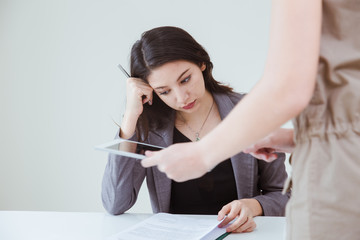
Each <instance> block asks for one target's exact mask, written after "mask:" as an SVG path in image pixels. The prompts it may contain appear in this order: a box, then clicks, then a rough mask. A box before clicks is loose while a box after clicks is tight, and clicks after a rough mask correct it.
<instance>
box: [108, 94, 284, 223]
mask: <svg viewBox="0 0 360 240" xmlns="http://www.w3.org/2000/svg"><path fill="white" fill-rule="evenodd" d="M243 96H244V95H242V94H238V93H229V94H217V93H215V94H213V97H214V100H215V102H216V104H217V106H218V109H219V112H220V117H221V119H224V118H225V117H226V115H227V114H228V113H229V112H230V111H231V110H232V109H233V108H234V107H235V105H236V103H237V102H238V101H240V99H241V98H242V97H243ZM244 117H245V116H244ZM174 122H175V111H173V113H172V114H171V115H170V116H169V119H168V124H165V125H164V127H163V128H161V129H152V130H150V132H149V136H148V139H147V141H146V142H148V143H150V144H154V145H158V146H163V147H167V146H169V145H171V144H172V143H173V132H174ZM264 124H266V123H264ZM239 134H241V133H239ZM117 138H118V134H117ZM131 139H133V140H136V137H135V135H134V136H133V137H132V138H131ZM284 160H285V154H280V156H279V158H278V159H277V160H275V161H273V162H271V163H267V162H265V161H261V160H258V159H256V158H254V157H252V156H251V155H250V154H245V153H242V152H241V153H239V154H236V155H234V156H233V157H231V162H232V165H233V169H234V176H235V181H236V187H237V193H238V199H242V198H255V199H256V200H258V201H259V203H260V204H261V206H262V208H263V213H264V215H265V216H283V215H284V214H285V205H286V203H287V201H288V199H289V197H290V195H289V194H287V195H282V194H281V191H282V187H283V185H284V182H285V180H286V178H287V173H286V171H285V165H284ZM145 177H146V182H147V187H148V190H149V195H150V200H151V206H152V209H153V212H154V213H158V212H169V208H170V197H171V180H170V179H169V178H167V177H166V175H165V174H164V173H162V172H160V171H159V170H158V169H157V167H150V168H143V167H142V166H141V164H140V160H135V159H133V158H128V157H124V156H119V155H114V154H109V159H108V163H107V165H106V168H105V173H104V177H103V182H102V201H103V205H104V207H105V209H106V210H107V211H108V212H109V213H111V214H122V213H124V212H125V211H127V210H128V209H130V208H131V207H132V206H133V205H134V204H135V202H136V199H137V196H138V193H139V190H140V187H141V185H142V183H143V181H144V178H145Z"/></svg>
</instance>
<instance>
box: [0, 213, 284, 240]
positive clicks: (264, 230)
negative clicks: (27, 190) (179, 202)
mask: <svg viewBox="0 0 360 240" xmlns="http://www.w3.org/2000/svg"><path fill="white" fill-rule="evenodd" d="M150 216H151V214H123V215H119V216H112V215H109V214H106V213H81V212H23V211H0V239H1V240H20V239H21V240H23V239H24V240H35V239H36V240H60V239H61V240H63V239H66V240H83V239H84V240H105V239H106V238H107V237H109V236H111V235H113V234H115V233H117V232H119V231H121V230H124V229H126V228H128V227H130V226H132V225H133V224H135V223H137V222H139V221H142V220H144V219H146V218H148V217H150ZM192 216H195V217H197V216H196V215H192ZM199 217H200V216H199ZM201 217H204V216H201ZM205 217H216V216H205ZM255 222H256V224H257V228H256V229H255V230H254V232H251V233H239V234H234V233H232V234H230V235H228V236H227V237H226V238H225V240H231V239H233V240H234V239H238V240H250V239H251V240H260V239H261V240H264V239H266V240H279V239H284V235H285V234H284V233H285V218H284V217H256V218H255Z"/></svg>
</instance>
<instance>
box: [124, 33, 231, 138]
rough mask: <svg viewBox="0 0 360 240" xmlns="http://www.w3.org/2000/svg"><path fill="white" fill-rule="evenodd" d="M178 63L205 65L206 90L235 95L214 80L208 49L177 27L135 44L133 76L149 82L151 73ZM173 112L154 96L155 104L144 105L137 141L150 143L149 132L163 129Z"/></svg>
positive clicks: (143, 35) (154, 34)
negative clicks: (181, 61)
mask: <svg viewBox="0 0 360 240" xmlns="http://www.w3.org/2000/svg"><path fill="white" fill-rule="evenodd" d="M177 60H185V61H189V62H192V63H194V64H197V65H198V66H199V67H200V66H201V65H202V64H205V65H206V69H205V70H204V71H203V76H204V81H205V88H206V89H207V90H208V91H209V92H210V93H228V92H232V90H233V89H232V88H230V87H228V86H225V85H223V84H221V83H219V82H218V81H216V80H215V79H214V77H213V76H212V69H213V64H212V62H211V61H210V57H209V54H208V53H207V52H206V51H205V49H204V48H203V47H202V46H201V45H200V44H199V43H198V42H196V41H195V39H194V38H193V37H192V36H191V35H190V34H189V33H187V32H186V31H184V30H183V29H181V28H178V27H158V28H154V29H151V30H149V31H146V32H144V33H143V34H142V35H141V39H140V40H138V41H136V42H135V44H134V45H133V47H132V49H131V60H130V61H131V62H130V69H131V76H132V77H136V78H141V79H143V80H144V81H146V82H148V80H147V78H148V76H149V75H150V73H151V70H153V69H155V68H157V67H160V66H162V65H163V64H165V63H169V62H173V61H177ZM172 111H174V110H173V109H172V108H170V107H169V106H167V105H166V104H165V103H164V102H163V101H162V100H161V99H160V98H159V97H158V96H157V95H156V93H154V94H153V104H152V105H151V106H149V105H148V104H145V105H144V110H143V113H142V114H141V115H140V117H139V119H138V122H137V125H136V133H137V137H138V140H139V141H144V140H145V139H147V136H148V132H149V129H150V128H157V127H162V126H163V124H164V119H166V118H168V117H169V116H170V115H171V113H172Z"/></svg>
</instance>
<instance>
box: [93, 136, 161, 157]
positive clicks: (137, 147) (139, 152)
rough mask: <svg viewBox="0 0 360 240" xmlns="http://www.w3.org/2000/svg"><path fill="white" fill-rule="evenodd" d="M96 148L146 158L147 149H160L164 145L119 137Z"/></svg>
mask: <svg viewBox="0 0 360 240" xmlns="http://www.w3.org/2000/svg"><path fill="white" fill-rule="evenodd" d="M95 149H97V150H103V151H106V152H109V153H113V154H117V155H121V156H126V157H131V158H137V159H143V158H145V151H146V150H150V151H159V150H161V149H163V147H159V146H155V145H150V144H146V143H140V142H135V141H130V140H126V139H122V138H117V139H115V140H113V141H111V142H108V143H104V144H101V145H99V146H96V147H95Z"/></svg>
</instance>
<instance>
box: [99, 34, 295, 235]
mask: <svg viewBox="0 0 360 240" xmlns="http://www.w3.org/2000/svg"><path fill="white" fill-rule="evenodd" d="M212 68H213V66H212V63H211V61H210V57H209V55H208V54H207V52H206V51H205V49H204V48H203V47H202V46H201V45H200V44H199V43H197V42H196V41H195V40H194V39H193V38H192V37H191V36H190V35H189V34H188V33H187V32H185V31H184V30H182V29H180V28H176V27H159V28H154V29H151V30H149V31H147V32H145V33H144V34H143V35H142V37H141V39H140V40H139V41H137V42H136V43H135V44H134V45H133V47H132V50H131V76H132V77H131V78H129V79H127V103H126V110H125V114H124V117H123V121H122V124H121V128H120V131H119V133H118V134H117V137H121V138H126V139H131V140H137V141H144V142H146V143H149V144H152V145H159V146H164V147H167V146H169V145H171V144H173V143H178V142H190V141H197V140H199V139H201V138H203V137H204V136H205V135H206V134H207V133H208V132H210V131H211V130H212V129H213V128H214V127H215V126H216V125H218V124H219V123H220V122H221V119H222V118H224V117H225V116H226V115H227V114H228V113H229V112H230V111H231V109H232V108H233V107H234V106H235V105H236V103H237V102H238V101H240V99H241V98H242V97H243V95H242V94H238V93H235V92H233V90H232V89H231V88H230V87H227V86H225V85H222V84H220V83H219V82H217V81H216V80H215V79H214V78H213V76H212ZM275 173H276V174H275ZM145 177H146V181H147V186H148V190H149V194H150V199H151V205H152V208H153V211H154V212H156V213H157V212H170V213H183V214H218V218H219V220H220V219H223V218H224V217H225V215H226V214H227V215H228V216H227V218H226V219H225V221H224V222H223V223H222V225H225V224H226V223H228V222H229V221H230V220H233V219H235V218H237V220H235V222H234V223H233V224H232V225H231V226H229V227H228V228H227V231H235V232H250V231H252V230H253V229H254V228H255V226H256V225H255V222H254V220H253V217H255V216H258V215H266V216H282V215H284V214H285V205H286V203H287V201H288V199H289V193H288V194H286V195H282V194H281V190H282V186H283V184H284V181H285V179H286V177H287V174H286V171H285V166H284V154H282V155H280V156H279V158H278V159H277V160H275V161H274V162H272V163H266V162H264V161H261V160H257V159H256V158H254V157H252V156H251V155H250V154H244V153H240V154H236V155H234V156H232V157H231V158H229V159H227V160H226V161H225V162H223V163H221V164H219V165H218V166H216V167H215V168H214V169H213V170H212V171H210V172H209V173H207V174H205V175H204V176H203V177H200V178H197V179H195V180H192V181H187V182H184V183H177V182H175V181H171V179H169V178H167V177H166V175H165V174H163V173H161V172H160V171H159V170H158V169H157V168H156V167H154V168H149V169H145V168H143V167H142V166H141V163H140V161H139V160H135V159H131V158H128V157H124V156H118V155H112V154H110V156H109V161H108V164H107V166H106V169H105V173H104V177H103V185H102V199H103V205H104V207H105V208H106V210H107V211H108V212H109V213H112V214H122V213H124V212H125V211H127V210H128V209H129V208H131V207H132V206H133V204H134V203H135V201H136V199H137V195H138V192H139V189H140V186H141V184H142V182H143V180H144V178H145Z"/></svg>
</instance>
